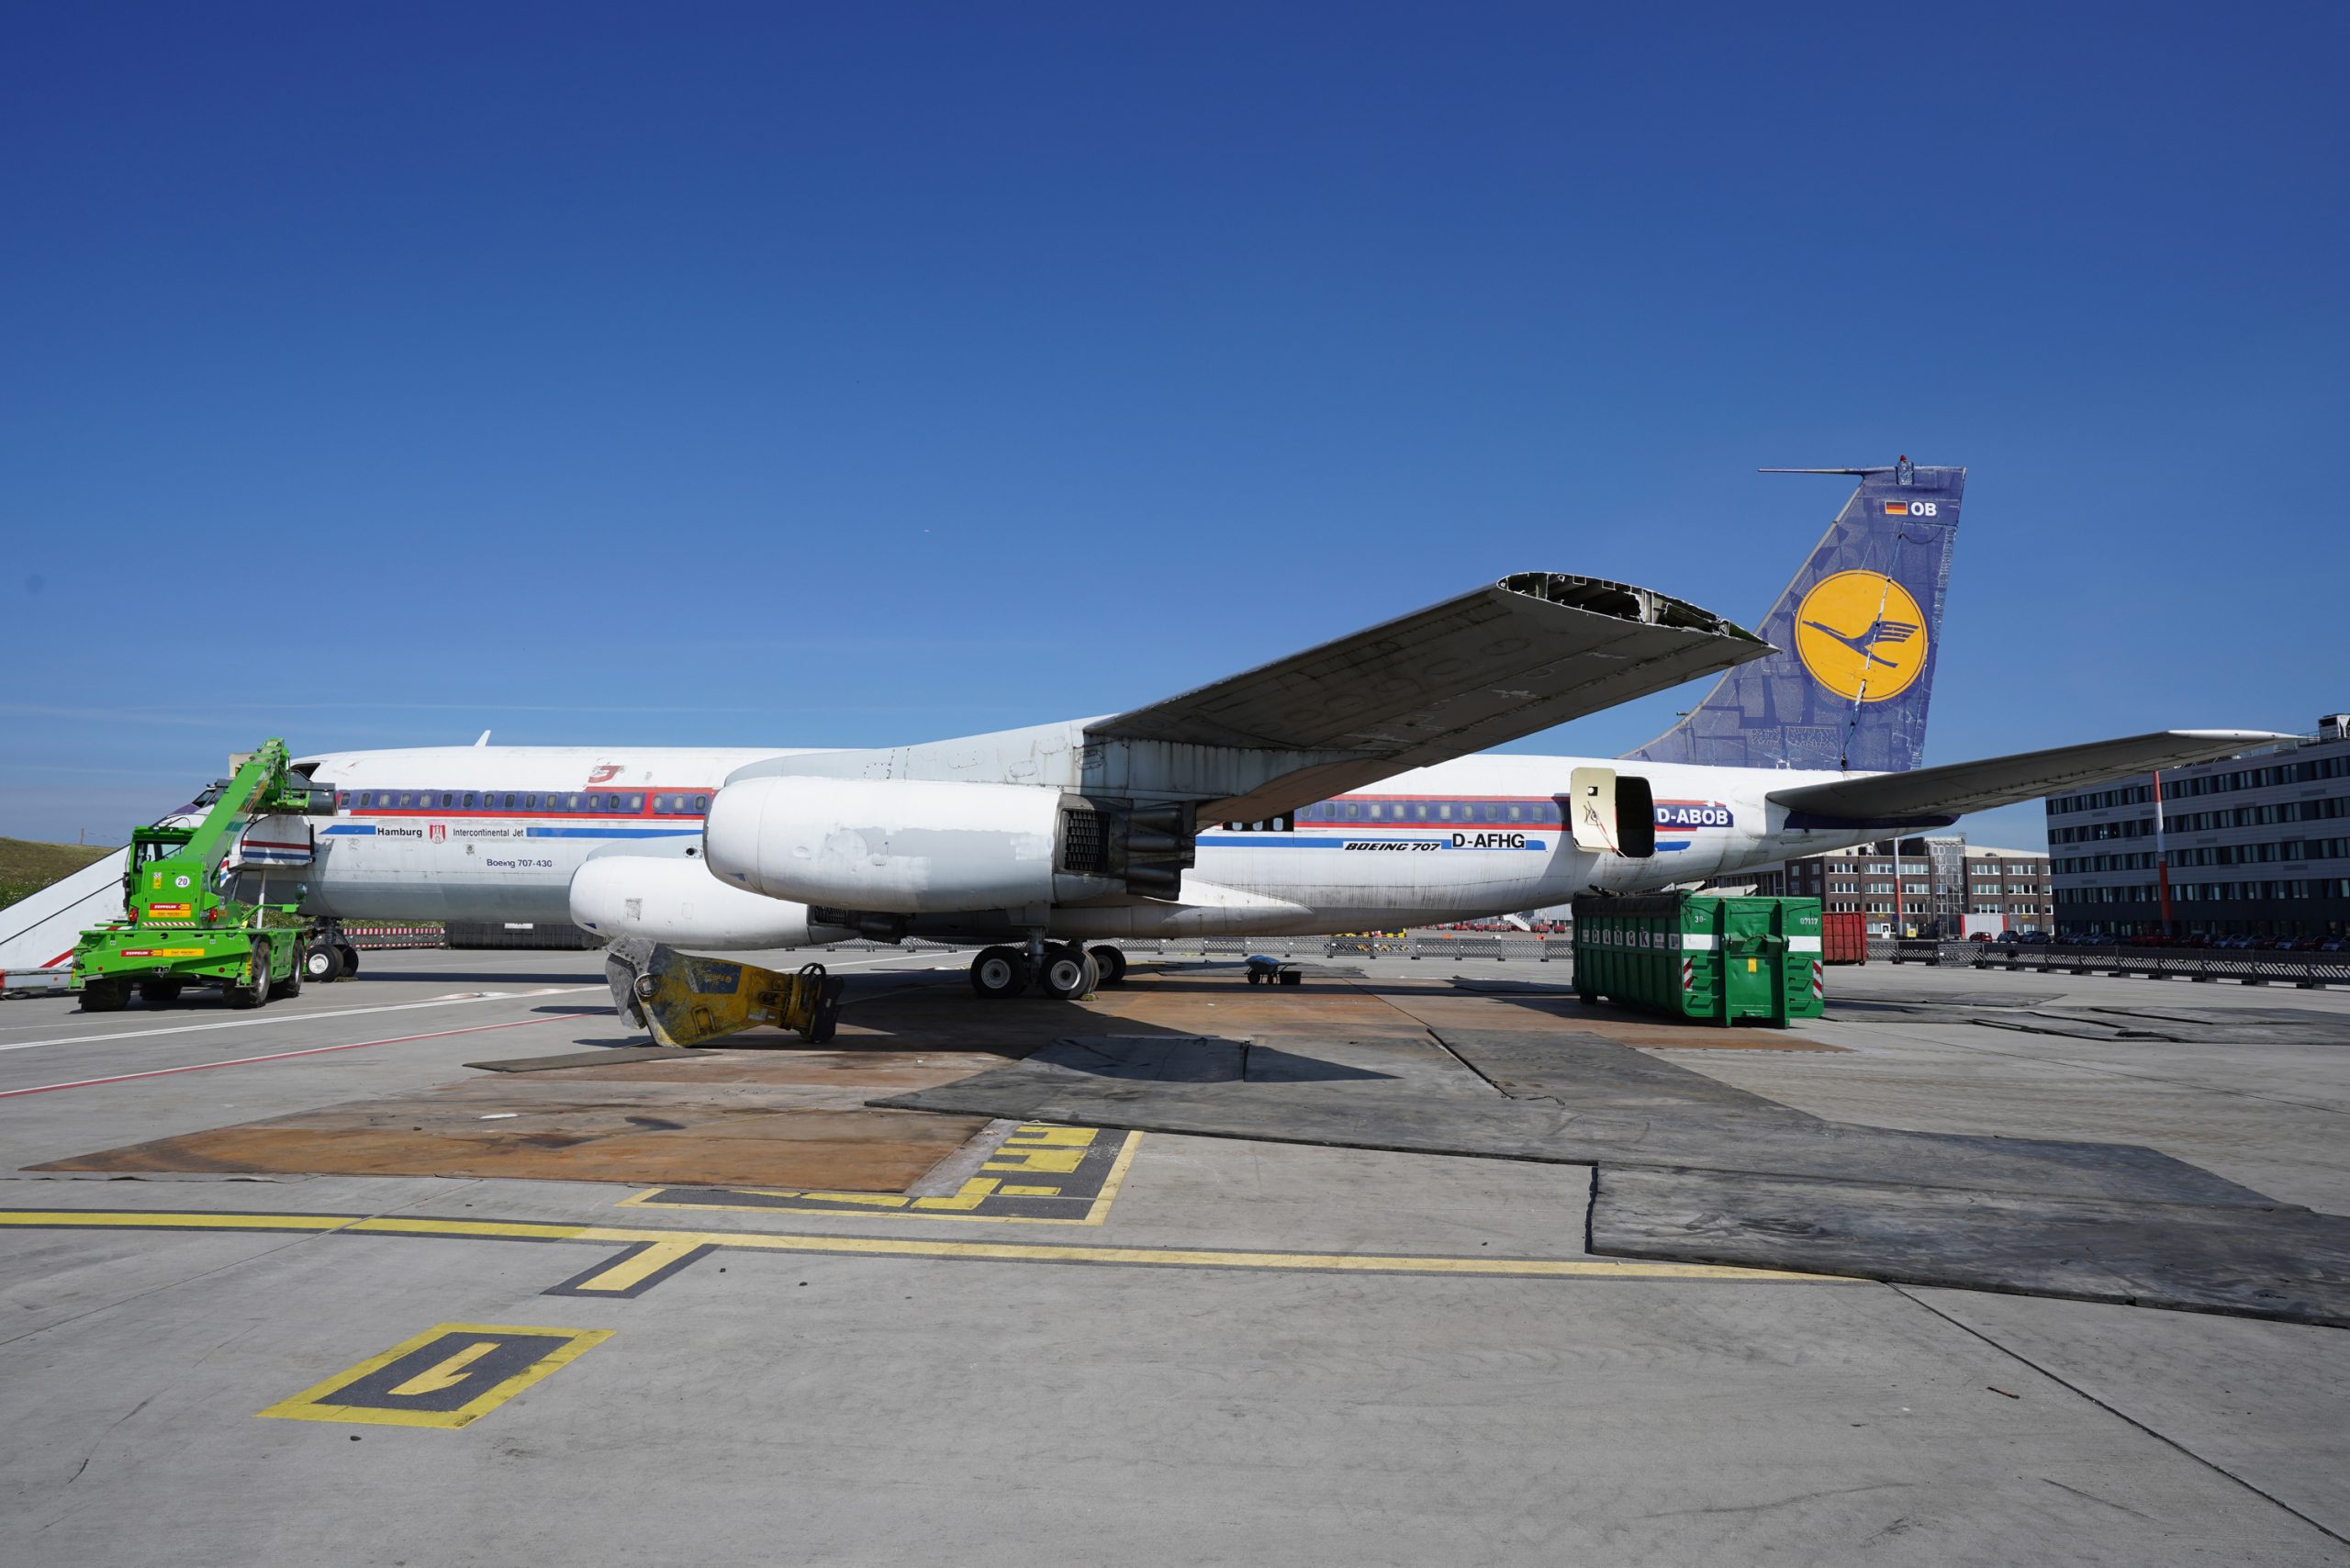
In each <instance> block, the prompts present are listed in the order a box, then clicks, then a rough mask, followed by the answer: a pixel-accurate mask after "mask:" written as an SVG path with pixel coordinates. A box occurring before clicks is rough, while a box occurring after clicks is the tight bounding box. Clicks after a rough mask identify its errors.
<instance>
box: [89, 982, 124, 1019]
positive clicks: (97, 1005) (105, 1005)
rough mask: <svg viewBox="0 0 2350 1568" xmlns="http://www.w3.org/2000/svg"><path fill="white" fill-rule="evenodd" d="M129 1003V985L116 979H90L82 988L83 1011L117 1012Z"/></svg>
mask: <svg viewBox="0 0 2350 1568" xmlns="http://www.w3.org/2000/svg"><path fill="white" fill-rule="evenodd" d="M129 1004H130V986H129V982H128V981H125V980H92V981H91V982H90V983H89V984H87V985H85V986H84V987H83V988H82V1011H83V1012H84V1013H119V1012H121V1011H122V1010H123V1009H124V1008H125V1007H127V1006H129Z"/></svg>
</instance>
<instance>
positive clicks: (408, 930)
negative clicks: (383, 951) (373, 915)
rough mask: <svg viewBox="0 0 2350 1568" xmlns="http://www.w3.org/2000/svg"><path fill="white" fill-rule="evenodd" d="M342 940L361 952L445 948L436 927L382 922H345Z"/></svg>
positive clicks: (444, 942) (442, 938) (444, 940)
mask: <svg viewBox="0 0 2350 1568" xmlns="http://www.w3.org/2000/svg"><path fill="white" fill-rule="evenodd" d="M342 936H343V940H344V941H346V942H349V943H350V944H351V945H352V946H354V947H356V948H358V949H359V950H360V951H362V952H374V951H375V950H376V949H378V948H383V947H441V946H447V942H446V939H445V938H444V936H443V935H442V930H441V927H439V926H438V925H396V924H387V923H386V922H384V921H378V920H368V921H358V922H353V921H345V922H344V923H343V925H342Z"/></svg>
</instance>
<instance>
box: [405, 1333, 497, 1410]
mask: <svg viewBox="0 0 2350 1568" xmlns="http://www.w3.org/2000/svg"><path fill="white" fill-rule="evenodd" d="M496 1349H498V1341H497V1340H495V1339H476V1340H475V1341H474V1342H473V1343H472V1344H470V1345H468V1346H466V1347H465V1348H464V1350H459V1351H458V1352H457V1353H456V1354H455V1355H453V1356H451V1357H450V1358H449V1359H448V1360H447V1361H442V1362H441V1363H440V1364H439V1365H437V1366H430V1367H427V1368H425V1369H424V1370H423V1371H422V1372H419V1373H417V1374H416V1375H415V1376H414V1377H412V1378H410V1379H408V1381H407V1382H406V1383H401V1384H400V1385H399V1386H397V1388H394V1389H392V1390H391V1391H390V1392H391V1395H392V1397H393V1398H395V1399H404V1398H407V1397H409V1396H410V1395H413V1394H438V1393H440V1392H441V1391H442V1389H444V1388H454V1387H456V1386H457V1384H459V1383H463V1382H464V1381H465V1369H466V1368H467V1367H469V1366H471V1365H473V1364H474V1363H475V1362H476V1361H479V1360H481V1359H482V1358H483V1357H484V1356H486V1355H487V1354H489V1353H490V1352H491V1351H492V1350H496Z"/></svg>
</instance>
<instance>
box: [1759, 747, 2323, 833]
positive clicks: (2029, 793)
mask: <svg viewBox="0 0 2350 1568" xmlns="http://www.w3.org/2000/svg"><path fill="white" fill-rule="evenodd" d="M2292 738H2293V737H2292V736H2290V735H2280V734H2273V733H2271V732H2269V731H2266V730H2157V731H2155V732H2154V734H2150V735H2129V736H2126V737H2124V738H2122V739H2121V740H2112V741H2091V742H2089V743H2087V745H2063V746H2055V747H2053V748H2051V749H2050V750H2047V751H2027V752H2020V753H2018V754H2017V755H2015V756H1988V757H1985V758H1983V759H1982V760H1981V761H1979V762H1953V763H1946V764H1944V765H1943V766H1942V767H1919V768H1913V769H1911V770H1910V771H1908V772H1907V773H1875V774H1868V775H1865V776H1863V777H1861V778H1839V779H1835V780H1833V781H1831V782H1830V783H1826V784H1806V785H1803V786H1800V787H1799V788H1796V789H1793V790H1774V791H1772V794H1771V800H1772V801H1773V802H1774V803H1775V804H1777V805H1782V806H1785V807H1786V808H1787V809H1788V810H1789V811H1790V812H1794V813H1796V818H1797V819H1798V820H1796V821H1792V822H1790V823H1789V824H1788V825H1790V826H1793V827H1803V826H1808V825H1813V824H1812V823H1807V822H1806V821H1803V820H1800V819H1804V818H1817V819H1820V822H1819V823H1818V825H1822V826H1824V825H1827V824H1828V823H1831V822H1833V823H1884V824H1887V825H1892V824H1908V823H1914V822H1919V821H1921V820H1924V819H1936V820H1938V821H1940V822H1947V821H1949V820H1950V819H1951V818H1953V817H1960V816H1964V815H1965V814H1966V813H1967V812H1986V811H1989V810H1990V809H1991V808H1993V807H1994V806H2012V805H2014V804H2015V803H2016V802H2018V801H2036V800H2039V799H2040V798H2041V797H2042V796H2043V795H2051V794H2053V793H2055V792H2056V791H2057V790H2072V789H2077V788H2079V787H2080V786H2081V785H2084V784H2095V783H2098V782H2100V781H2101V780H2104V779H2108V778H2126V777H2127V776H2129V775H2130V774H2132V773H2143V772H2146V771H2147V770H2148V769H2150V768H2157V767H2185V766H2186V765H2187V764H2188V763H2191V762H2208V761H2210V759H2211V758H2213V757H2217V756H2230V755H2232V754H2233V753H2236V752H2240V751H2244V750H2246V749H2248V748H2250V747H2253V746H2259V745H2274V744H2275V743H2277V742H2278V741H2285V740H2290V739H2292Z"/></svg>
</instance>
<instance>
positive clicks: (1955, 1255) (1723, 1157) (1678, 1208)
mask: <svg viewBox="0 0 2350 1568" xmlns="http://www.w3.org/2000/svg"><path fill="white" fill-rule="evenodd" d="M1430 1033H1431V1034H1432V1035H1433V1036H1435V1040H1436V1041H1437V1042H1438V1044H1439V1045H1440V1047H1442V1050H1443V1051H1444V1052H1445V1053H1449V1056H1450V1057H1451V1058H1454V1061H1455V1062H1457V1064H1458V1066H1456V1067H1453V1069H1452V1070H1450V1071H1449V1072H1444V1071H1431V1070H1430V1069H1431V1066H1432V1064H1431V1063H1430V1062H1429V1061H1427V1060H1424V1059H1422V1058H1424V1057H1425V1056H1427V1054H1429V1053H1430V1052H1431V1051H1432V1049H1433V1047H1431V1046H1430V1045H1429V1043H1428V1042H1427V1039H1426V1038H1425V1037H1424V1038H1422V1039H1420V1040H1407V1039H1403V1038H1396V1037H1393V1036H1390V1037H1385V1038H1377V1037H1374V1038H1371V1039H1362V1038H1355V1039H1350V1040H1345V1041H1337V1040H1328V1039H1312V1038H1300V1037H1292V1036H1268V1035H1261V1034H1260V1035H1259V1036H1255V1037H1253V1038H1251V1039H1248V1040H1238V1039H1227V1038H1222V1037H1218V1036H1171V1037H1170V1036H1166V1035H1156V1036H1129V1035H1092V1036H1073V1037H1070V1038H1068V1039H1064V1040H1062V1041H1060V1042H1058V1043H1057V1044H1055V1045H1053V1046H1050V1047H1046V1048H1045V1049H1043V1050H1040V1051H1038V1052H1036V1053H1035V1055H1033V1056H1031V1057H1029V1058H1027V1059H1026V1060H1024V1061H1021V1062H1017V1063H1013V1064H1012V1065H1009V1066H1005V1067H1002V1068H999V1069H997V1070H993V1071H989V1072H983V1073H980V1074H979V1075H978V1076H976V1077H972V1078H968V1079H965V1080H963V1081H960V1082H956V1083H948V1084H943V1085H939V1086H936V1087H933V1088H927V1089H921V1090H916V1091H914V1092H909V1093H901V1094H896V1095H891V1096H889V1097H886V1098H878V1099H875V1100H872V1101H869V1102H867V1103H869V1104H871V1105H873V1106H876V1107H882V1108H890V1109H901V1110H917V1111H930V1112H938V1113H946V1114H962V1115H985V1116H996V1117H1004V1118H1012V1119H1017V1120H1020V1121H1029V1122H1062V1123H1069V1124H1072V1125H1076V1126H1098V1127H1125V1128H1134V1129H1137V1130H1142V1131H1151V1132H1169V1133H1186V1134H1192V1135H1202V1136H1209V1137H1241V1138H1252V1139H1258V1140H1263V1141H1270V1142H1288V1143H1304V1144H1320V1145H1326V1146H1332V1147H1340V1148H1371V1149H1386V1150H1397V1151H1404V1152H1414V1153H1429V1154H1451V1155H1469V1156H1480V1157H1485V1158H1491V1159H1524V1160H1539V1161H1549V1162H1557V1163H1565V1164H1590V1165H1594V1166H1595V1167H1597V1170H1598V1174H1597V1177H1596V1180H1595V1189H1594V1196H1593V1204H1592V1212H1591V1220H1590V1247H1591V1249H1592V1250H1593V1251H1594V1252H1596V1253H1600V1254H1605V1255H1614V1256H1619V1257H1629V1258H1644V1259H1662V1260H1680V1261H1689V1262H1707V1263H1730V1264H1741V1265H1745V1266H1748V1267H1756V1268H1770V1269H1789V1270H1800V1271H1813V1272H1821V1273H1832V1274H1842V1275H1849V1276H1853V1277H1857V1278H1863V1279H1875V1280H1886V1281H1891V1282H1902V1283H1912V1284H1929V1285H1946V1286H1953V1287H1957V1288H1961V1289H1971V1290H1987V1291H2001V1292H2008V1293H2011V1294H2024V1295H2047V1296H2058V1297H2065V1298H2068V1299H2073V1300H2080V1301H2096V1302H2110V1303H2119V1304H2122V1305H2140V1306H2160V1307H2169V1308H2174V1309H2177V1310H2182V1311H2192V1312H2211V1313H2221V1314H2227V1315H2230V1316H2245V1317H2265V1318H2274V1319H2277V1320H2279V1321H2283V1322H2290V1323H2307V1324H2322V1325H2328V1326H2332V1327H2350V1218H2344V1217H2343V1216H2340V1215H2327V1214H2320V1213H2317V1212H2315V1211H2313V1210H2311V1209H2307V1208H2302V1207H2300V1206H2298V1205H2294V1204H2283V1203H2279V1202H2277V1200H2275V1199H2272V1198H2268V1197H2266V1196H2265V1195H2263V1194H2261V1193H2256V1192H2254V1191H2252V1190H2251V1189H2249V1188H2247V1187H2244V1186H2240V1185H2238V1184H2236V1183H2234V1182H2228V1181H2224V1180H2222V1179H2221V1178H2220V1177H2218V1176H2216V1175H2214V1174H2212V1173H2211V1172H2210V1171H2208V1170H2202V1169H2201V1168H2199V1167H2198V1166H2194V1165H2190V1164H2188V1163H2187V1162H2185V1161H2183V1160H2179V1159H2173V1158H2172V1157H2170V1156H2168V1155H2165V1154H2162V1153H2160V1152H2158V1151H2156V1150H2154V1149H2152V1148H2144V1147H2142V1146H2138V1145H2132V1144H2107V1143H2087V1142H2070V1141H2060V1140H2053V1139H2042V1138H2006V1137H1969V1136H1962V1135H1956V1134H1938V1133H1920V1132H1908V1131H1902V1130H1899V1129H1894V1128H1886V1127H1874V1126H1859V1125H1856V1124H1851V1123H1840V1122H1831V1121H1827V1120H1823V1119H1821V1118H1819V1117H1816V1116H1812V1115H1809V1114H1805V1113H1802V1112H1799V1111H1796V1110H1793V1109H1791V1108H1789V1107H1787V1106H1785V1105H1782V1104H1779V1103H1777V1102H1775V1101H1772V1100H1768V1099H1764V1098H1763V1097H1762V1096H1760V1095H1756V1094H1752V1093H1750V1092H1747V1091H1744V1090H1741V1089H1738V1088H1735V1087H1733V1086H1731V1085H1729V1084H1726V1083H1723V1082H1721V1081H1718V1080H1716V1079H1712V1078H1708V1077H1707V1076H1705V1075H1704V1074H1701V1073H1696V1072H1693V1071H1690V1070H1687V1069H1684V1068H1682V1067H1678V1066H1676V1065H1674V1064H1673V1063H1671V1062H1667V1061H1662V1060H1659V1059H1657V1058H1653V1057H1651V1056H1647V1055H1644V1054H1642V1053H1641V1052H1639V1051H1637V1050H1634V1049H1632V1048H1630V1047H1626V1046H1622V1045H1618V1044H1617V1043H1616V1042H1614V1041H1612V1040H1608V1039H1605V1038H1603V1037H1601V1036H1596V1035H1592V1034H1587V1033H1581V1032H1567V1031H1561V1032H1545V1033H1542V1034H1539V1035H1538V1034H1532V1033H1528V1032H1526V1031H1523V1030H1474V1029H1460V1028H1451V1027H1445V1028H1439V1029H1433V1030H1431V1031H1430ZM1460 1068H1465V1069H1467V1070H1466V1071H1461V1070H1460ZM1497 1096H1498V1097H1497Z"/></svg>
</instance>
